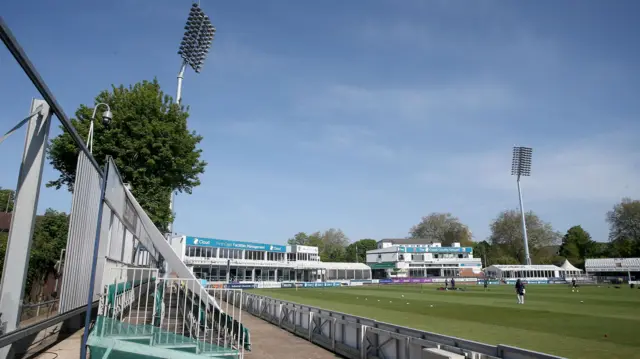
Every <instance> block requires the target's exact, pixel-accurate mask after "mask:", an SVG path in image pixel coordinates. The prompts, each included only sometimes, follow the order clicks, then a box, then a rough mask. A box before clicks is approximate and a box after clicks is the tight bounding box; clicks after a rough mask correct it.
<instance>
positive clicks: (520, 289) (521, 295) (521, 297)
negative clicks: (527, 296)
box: [516, 278, 525, 304]
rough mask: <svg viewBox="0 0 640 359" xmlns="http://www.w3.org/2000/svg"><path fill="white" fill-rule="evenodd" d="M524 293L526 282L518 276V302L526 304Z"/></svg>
mask: <svg viewBox="0 0 640 359" xmlns="http://www.w3.org/2000/svg"><path fill="white" fill-rule="evenodd" d="M524 293H525V288H524V283H522V281H521V280H520V278H518V280H517V281H516V294H517V295H518V304H524Z"/></svg>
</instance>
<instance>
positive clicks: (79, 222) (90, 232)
mask: <svg viewBox="0 0 640 359" xmlns="http://www.w3.org/2000/svg"><path fill="white" fill-rule="evenodd" d="M101 183H102V178H101V175H100V173H99V172H98V171H97V170H96V168H95V166H94V165H93V163H92V162H91V160H90V159H89V157H88V156H87V155H86V154H85V153H84V152H80V154H79V155H78V166H77V170H76V178H75V183H74V188H73V201H72V205H71V219H70V223H69V234H68V237H67V248H66V252H65V253H66V256H65V270H64V271H63V274H62V286H61V290H60V309H59V311H60V313H64V312H67V311H70V310H73V309H76V308H78V307H81V306H83V305H86V301H87V292H88V290H89V282H90V275H91V273H90V271H89V270H88V268H91V259H92V258H93V244H94V238H95V235H96V227H97V224H98V209H99V205H100V186H101ZM97 299H98V295H97V294H95V295H94V300H97Z"/></svg>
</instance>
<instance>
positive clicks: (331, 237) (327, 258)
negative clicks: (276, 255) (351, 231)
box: [287, 228, 349, 262]
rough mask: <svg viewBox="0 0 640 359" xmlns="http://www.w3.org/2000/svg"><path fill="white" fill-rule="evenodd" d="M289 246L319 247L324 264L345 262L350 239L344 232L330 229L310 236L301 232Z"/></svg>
mask: <svg viewBox="0 0 640 359" xmlns="http://www.w3.org/2000/svg"><path fill="white" fill-rule="evenodd" d="M287 244H289V245H303V246H314V247H318V252H319V254H320V260H322V261H323V262H344V261H345V255H346V247H347V245H348V244H349V238H347V236H346V235H345V234H344V232H342V230H340V229H335V228H330V229H328V230H326V231H324V232H320V231H318V232H314V233H312V234H310V235H307V234H306V233H304V232H299V233H297V234H296V235H295V236H294V237H293V238H290V239H289V240H288V241H287Z"/></svg>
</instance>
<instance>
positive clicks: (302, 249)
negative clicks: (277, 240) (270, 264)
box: [291, 245, 318, 254]
mask: <svg viewBox="0 0 640 359" xmlns="http://www.w3.org/2000/svg"><path fill="white" fill-rule="evenodd" d="M291 249H292V251H293V252H294V253H309V254H318V247H311V246H299V245H295V246H293V248H291Z"/></svg>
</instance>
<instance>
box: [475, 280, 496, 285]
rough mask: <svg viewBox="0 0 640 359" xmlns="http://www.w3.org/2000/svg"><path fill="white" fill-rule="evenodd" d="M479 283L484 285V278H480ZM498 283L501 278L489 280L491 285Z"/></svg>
mask: <svg viewBox="0 0 640 359" xmlns="http://www.w3.org/2000/svg"><path fill="white" fill-rule="evenodd" d="M478 284H480V285H484V280H482V279H478ZM496 284H500V281H499V280H490V281H489V285H496Z"/></svg>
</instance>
